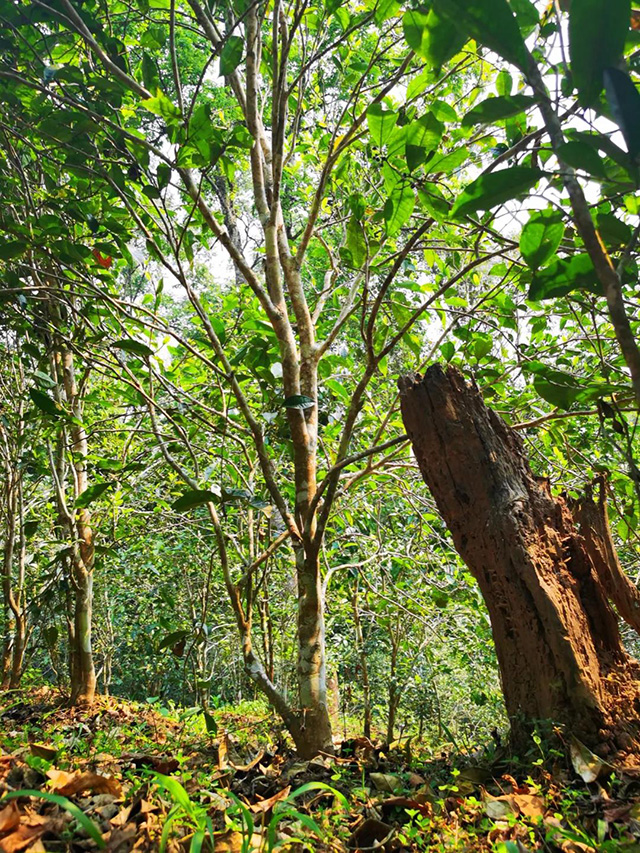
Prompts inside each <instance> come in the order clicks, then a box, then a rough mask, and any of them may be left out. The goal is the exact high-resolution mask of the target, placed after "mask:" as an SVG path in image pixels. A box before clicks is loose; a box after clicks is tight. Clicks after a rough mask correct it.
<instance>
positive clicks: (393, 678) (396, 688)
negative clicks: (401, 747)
mask: <svg viewBox="0 0 640 853" xmlns="http://www.w3.org/2000/svg"><path fill="white" fill-rule="evenodd" d="M389 638H390V640H391V664H390V668H389V708H388V709H387V736H386V740H387V743H393V736H394V733H395V728H396V717H397V714H398V706H399V705H400V685H399V683H398V645H399V642H400V638H399V637H398V633H397V630H396V632H395V633H394V630H393V628H391V627H390V628H389Z"/></svg>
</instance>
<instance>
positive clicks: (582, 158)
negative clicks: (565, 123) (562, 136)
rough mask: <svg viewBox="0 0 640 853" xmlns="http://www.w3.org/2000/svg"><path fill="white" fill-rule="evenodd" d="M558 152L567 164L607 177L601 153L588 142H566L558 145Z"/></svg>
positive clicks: (591, 173) (597, 175) (599, 176)
mask: <svg viewBox="0 0 640 853" xmlns="http://www.w3.org/2000/svg"><path fill="white" fill-rule="evenodd" d="M557 153H558V157H559V158H560V159H561V160H563V161H564V162H565V163H566V164H567V166H571V167H572V168H573V169H580V170H581V171H583V172H588V173H589V174H590V175H595V176H596V177H598V178H605V179H606V177H607V173H606V171H605V168H604V163H603V162H602V160H601V159H600V155H599V154H598V152H597V151H595V150H594V149H593V148H592V147H591V146H590V145H587V143H586V142H565V143H563V144H562V145H560V146H559V147H558V151H557Z"/></svg>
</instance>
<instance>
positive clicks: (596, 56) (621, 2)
mask: <svg viewBox="0 0 640 853" xmlns="http://www.w3.org/2000/svg"><path fill="white" fill-rule="evenodd" d="M630 18H631V3H630V0H613V2H611V3H609V2H605V0H577V2H575V3H573V2H572V3H571V11H570V14H569V51H570V56H571V73H572V75H573V82H574V83H575V85H576V88H577V90H578V95H579V98H580V102H581V103H582V104H584V105H585V106H592V105H593V104H594V102H595V100H596V99H597V98H598V96H599V94H600V92H601V91H602V88H603V86H604V80H603V73H604V70H605V68H608V67H610V66H616V65H617V64H618V62H619V60H620V57H621V56H622V53H623V50H624V44H625V39H626V35H627V30H628V29H629V21H630Z"/></svg>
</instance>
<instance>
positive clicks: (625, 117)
mask: <svg viewBox="0 0 640 853" xmlns="http://www.w3.org/2000/svg"><path fill="white" fill-rule="evenodd" d="M604 85H605V90H606V93H607V101H608V102H609V107H610V109H611V113H612V115H613V119H614V121H615V123H616V124H617V125H618V127H619V128H620V130H621V131H622V135H623V136H624V141H625V144H626V146H627V151H628V152H629V156H630V157H631V159H632V160H633V161H634V162H637V161H638V154H640V93H639V92H638V90H637V89H636V87H635V85H634V83H633V81H632V80H631V77H629V75H628V74H627V73H626V72H624V71H620V70H619V69H618V68H605V69H604Z"/></svg>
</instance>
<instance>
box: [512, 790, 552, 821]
mask: <svg viewBox="0 0 640 853" xmlns="http://www.w3.org/2000/svg"><path fill="white" fill-rule="evenodd" d="M512 798H513V800H514V802H515V804H516V805H517V807H518V809H519V810H520V813H521V814H523V815H524V816H525V817H542V816H543V815H544V813H545V805H544V800H543V799H542V797H539V796H538V795H537V794H512Z"/></svg>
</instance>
